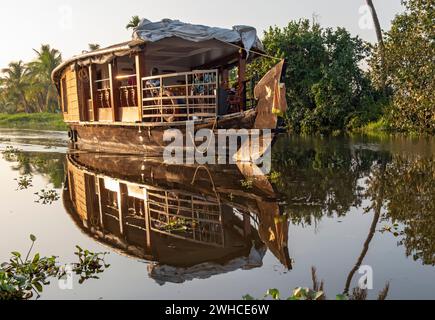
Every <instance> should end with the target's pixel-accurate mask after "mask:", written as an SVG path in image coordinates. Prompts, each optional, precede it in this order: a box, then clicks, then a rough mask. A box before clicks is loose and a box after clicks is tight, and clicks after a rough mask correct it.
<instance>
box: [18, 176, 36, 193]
mask: <svg viewBox="0 0 435 320" xmlns="http://www.w3.org/2000/svg"><path fill="white" fill-rule="evenodd" d="M14 180H15V181H17V183H18V190H26V189H28V188H30V187H33V185H32V180H33V177H32V176H31V175H28V174H26V175H24V176H21V177H19V178H18V179H14Z"/></svg>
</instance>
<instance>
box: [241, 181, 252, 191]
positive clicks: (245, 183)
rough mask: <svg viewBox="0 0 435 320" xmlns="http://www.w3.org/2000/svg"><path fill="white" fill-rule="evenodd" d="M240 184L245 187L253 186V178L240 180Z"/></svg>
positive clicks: (250, 187)
mask: <svg viewBox="0 0 435 320" xmlns="http://www.w3.org/2000/svg"><path fill="white" fill-rule="evenodd" d="M240 184H241V185H242V187H243V188H245V189H252V187H253V186H254V180H252V179H246V180H240Z"/></svg>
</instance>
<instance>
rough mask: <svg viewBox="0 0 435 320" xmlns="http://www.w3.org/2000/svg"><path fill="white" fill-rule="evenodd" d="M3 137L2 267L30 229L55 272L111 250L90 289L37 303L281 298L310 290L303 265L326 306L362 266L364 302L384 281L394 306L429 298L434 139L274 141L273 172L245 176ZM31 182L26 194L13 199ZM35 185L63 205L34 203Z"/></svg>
mask: <svg viewBox="0 0 435 320" xmlns="http://www.w3.org/2000/svg"><path fill="white" fill-rule="evenodd" d="M0 137H1V138H0V149H1V150H5V149H6V148H7V147H8V146H12V147H13V148H18V149H20V150H21V151H20V152H15V151H16V150H13V149H10V150H12V151H10V152H9V153H5V154H3V157H1V159H0V181H1V183H2V188H1V190H2V194H1V199H2V210H1V211H0V218H1V221H2V224H1V226H2V231H1V233H0V241H1V246H0V261H6V260H7V259H8V258H9V253H10V252H11V251H21V252H26V251H27V249H28V247H29V245H30V240H28V237H29V234H35V235H36V236H37V238H38V240H37V242H36V246H35V250H36V251H38V252H40V253H41V254H43V255H51V254H54V255H57V256H59V259H60V261H61V262H62V263H68V262H72V261H75V256H74V254H73V253H74V251H75V245H80V246H82V247H84V248H87V249H89V250H92V251H97V252H103V251H108V252H110V254H109V255H108V256H107V257H106V261H107V262H108V263H110V264H111V267H110V268H108V269H107V270H106V271H105V272H104V273H102V274H101V275H100V279H99V280H89V281H87V282H85V283H84V284H83V285H80V284H79V283H78V279H75V280H74V286H73V289H72V290H60V289H59V287H58V284H57V282H56V281H53V282H52V284H51V285H50V286H48V287H46V288H45V289H44V292H43V294H42V296H41V299H240V298H241V297H242V296H243V295H245V294H248V293H249V294H250V295H252V296H254V297H262V296H263V294H264V292H265V291H266V290H267V289H269V288H278V289H280V291H281V293H282V295H283V296H286V295H290V292H291V290H292V289H293V288H295V287H299V286H304V287H310V286H311V267H312V266H315V267H316V268H317V275H318V278H319V279H323V280H324V282H325V291H326V294H327V296H328V297H329V298H334V297H335V295H336V294H338V293H341V292H343V290H344V289H345V288H346V287H347V285H346V284H347V282H348V279H350V282H349V285H348V287H349V289H350V290H351V289H352V288H354V287H355V286H357V283H358V279H359V278H360V277H361V275H360V274H359V273H358V271H355V272H354V273H353V276H352V274H351V270H352V269H353V268H354V266H355V264H357V262H358V260H361V263H359V264H358V265H368V266H370V267H371V268H372V269H373V286H374V289H373V290H370V291H369V298H376V296H377V293H378V292H379V291H380V290H382V289H383V287H384V285H385V283H386V282H389V283H390V292H389V296H388V297H389V298H390V299H402V298H403V299H405V298H406V299H434V298H435V281H434V279H435V268H434V264H435V163H434V155H435V141H434V140H433V139H425V138H420V139H408V138H403V137H396V138H391V137H389V138H368V137H361V136H355V137H347V138H324V139H322V138H301V137H298V138H296V137H288V136H281V137H280V138H279V139H278V140H277V142H276V144H275V145H274V148H273V166H272V167H273V171H272V173H271V174H270V175H269V176H268V177H256V178H253V177H252V176H251V174H250V172H251V170H252V168H251V167H249V166H244V167H240V166H239V167H238V166H235V165H234V166H220V167H218V166H208V167H206V168H204V167H195V166H191V167H177V166H164V165H162V164H161V163H159V162H156V161H153V160H152V159H143V158H140V157H123V156H116V155H98V154H92V153H69V154H67V150H68V149H67V145H66V136H65V134H63V133H56V132H45V133H41V132H35V131H16V130H5V129H1V131H0ZM29 174H31V176H32V181H31V184H32V186H29V187H28V188H27V189H24V190H17V189H19V188H18V187H19V185H18V181H17V180H15V179H19V178H20V177H23V176H26V175H27V176H28V177H29V176H30V175H29ZM65 182H66V183H65ZM42 189H44V190H52V189H53V190H55V191H56V193H57V194H58V195H59V196H60V199H59V200H55V199H53V200H54V201H53V203H51V204H45V205H44V204H42V203H38V202H35V201H36V200H38V196H37V195H35V193H37V192H40V191H41V190H42ZM98 190H99V191H98ZM144 199H147V203H148V204H149V206H150V207H149V212H150V215H149V217H150V220H148V227H147V225H146V220H145V215H146V213H145V201H144ZM73 203H74V204H73ZM192 207H193V208H194V210H193V212H194V213H193V214H192ZM100 208H102V210H100ZM121 208H122V209H121ZM166 208H169V210H166ZM101 212H102V213H101ZM119 212H123V213H122V214H121V215H119ZM159 212H160V214H159ZM278 214H286V215H285V216H284V217H281V218H275V219H274V215H278ZM168 215H169V220H167V219H168V217H167V216H168ZM179 216H183V217H184V218H182V219H181V218H179ZM101 217H102V218H101ZM177 217H178V218H177ZM248 217H249V219H248ZM153 219H155V220H153ZM168 221H169V223H168ZM248 222H250V225H248V224H247V223H248ZM395 224H396V225H395ZM150 229H151V230H152V231H150V232H147V231H146V230H150Z"/></svg>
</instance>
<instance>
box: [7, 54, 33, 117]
mask: <svg viewBox="0 0 435 320" xmlns="http://www.w3.org/2000/svg"><path fill="white" fill-rule="evenodd" d="M2 73H3V76H2V86H3V87H4V89H5V90H6V91H7V94H8V95H9V96H10V98H12V100H14V98H15V99H16V101H17V103H18V104H21V105H22V106H23V108H24V112H26V113H29V112H30V111H31V107H30V104H29V102H28V99H27V97H26V91H27V89H28V88H29V86H30V77H29V71H28V69H27V67H26V65H25V64H24V63H23V61H21V60H20V61H18V62H11V63H9V65H8V67H7V68H4V69H2Z"/></svg>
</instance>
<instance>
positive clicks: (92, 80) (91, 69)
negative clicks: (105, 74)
mask: <svg viewBox="0 0 435 320" xmlns="http://www.w3.org/2000/svg"><path fill="white" fill-rule="evenodd" d="M88 68H89V86H90V88H89V89H90V95H91V101H92V105H91V107H92V110H93V112H92V118H91V119H89V120H90V121H98V105H97V85H96V83H95V79H96V68H95V65H94V64H91V65H90V66H89V67H88Z"/></svg>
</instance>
